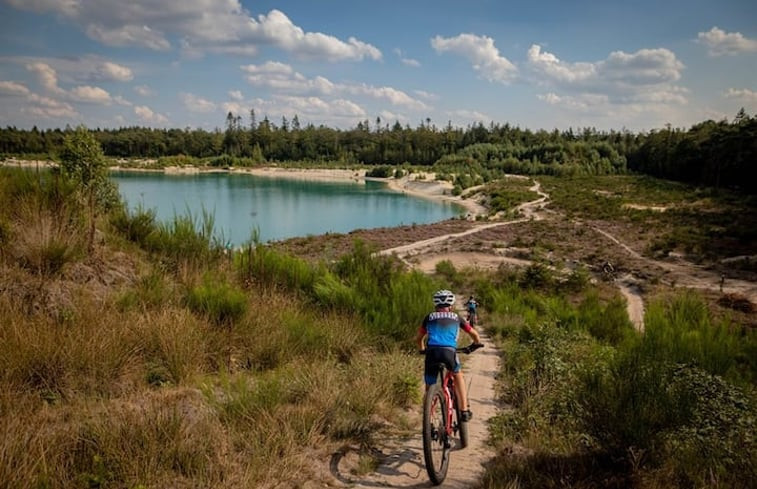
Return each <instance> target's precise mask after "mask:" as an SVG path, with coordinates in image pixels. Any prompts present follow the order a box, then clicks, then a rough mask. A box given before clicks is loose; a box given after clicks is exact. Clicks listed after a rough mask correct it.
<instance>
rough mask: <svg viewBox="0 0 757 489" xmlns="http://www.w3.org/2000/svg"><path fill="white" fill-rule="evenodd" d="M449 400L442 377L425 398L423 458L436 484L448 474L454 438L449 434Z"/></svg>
mask: <svg viewBox="0 0 757 489" xmlns="http://www.w3.org/2000/svg"><path fill="white" fill-rule="evenodd" d="M448 409H449V406H447V401H446V399H445V397H444V393H443V392H442V388H441V379H440V381H438V382H437V383H436V384H434V385H431V386H429V388H428V391H426V397H425V398H424V400H423V458H424V460H425V462H426V472H428V477H429V479H431V482H432V483H433V484H434V485H439V484H441V483H442V482H443V481H444V478H445V477H446V476H447V468H448V467H449V452H450V448H451V443H452V440H450V439H449V437H448V436H447V411H448Z"/></svg>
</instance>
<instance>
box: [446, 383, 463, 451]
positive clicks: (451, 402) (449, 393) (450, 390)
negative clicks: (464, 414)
mask: <svg viewBox="0 0 757 489" xmlns="http://www.w3.org/2000/svg"><path fill="white" fill-rule="evenodd" d="M441 389H442V393H443V394H444V400H445V401H446V402H447V406H449V409H447V422H446V423H445V425H446V433H445V434H446V435H447V442H448V443H449V442H450V441H451V440H452V435H453V433H454V428H453V426H452V421H453V418H454V412H455V411H456V410H457V406H456V405H455V402H456V401H457V400H456V398H455V394H454V393H455V390H454V389H455V373H454V372H452V371H451V370H449V369H448V368H444V379H443V381H442V385H441ZM460 422H461V421H460V420H458V423H460Z"/></svg>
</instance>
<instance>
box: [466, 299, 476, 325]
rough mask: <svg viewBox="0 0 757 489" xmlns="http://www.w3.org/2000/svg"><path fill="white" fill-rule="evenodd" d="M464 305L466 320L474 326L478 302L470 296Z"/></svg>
mask: <svg viewBox="0 0 757 489" xmlns="http://www.w3.org/2000/svg"><path fill="white" fill-rule="evenodd" d="M465 306H466V307H467V308H468V322H469V323H471V325H472V326H476V325H477V324H478V302H476V299H475V298H474V297H473V296H470V297H469V298H468V302H466V303H465Z"/></svg>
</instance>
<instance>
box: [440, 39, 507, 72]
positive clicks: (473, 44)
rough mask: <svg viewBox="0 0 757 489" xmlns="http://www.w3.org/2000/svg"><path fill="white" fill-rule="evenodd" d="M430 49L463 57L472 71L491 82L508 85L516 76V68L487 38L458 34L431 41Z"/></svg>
mask: <svg viewBox="0 0 757 489" xmlns="http://www.w3.org/2000/svg"><path fill="white" fill-rule="evenodd" d="M431 47H433V48H434V49H435V50H436V52H437V53H447V52H449V53H453V54H458V55H460V56H463V57H464V58H466V59H467V60H468V61H470V62H471V63H472V65H473V69H474V70H475V71H476V72H477V73H478V74H479V75H480V76H482V77H483V78H484V79H486V80H488V81H491V82H499V83H510V82H511V81H513V79H515V77H516V76H517V74H518V68H516V66H515V65H514V64H512V63H511V62H510V60H508V59H507V58H505V57H504V56H501V55H500V53H499V49H497V48H496V47H495V46H494V40H493V39H492V38H490V37H487V36H477V35H475V34H460V35H458V36H456V37H449V38H444V37H441V36H436V37H434V38H433V39H431Z"/></svg>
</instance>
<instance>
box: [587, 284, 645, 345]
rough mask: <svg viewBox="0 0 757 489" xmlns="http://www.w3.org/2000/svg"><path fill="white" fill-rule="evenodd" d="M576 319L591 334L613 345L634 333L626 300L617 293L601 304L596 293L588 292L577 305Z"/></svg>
mask: <svg viewBox="0 0 757 489" xmlns="http://www.w3.org/2000/svg"><path fill="white" fill-rule="evenodd" d="M577 321H578V323H579V324H580V326H581V327H582V328H585V329H586V330H587V331H588V332H589V333H591V335H592V336H594V337H595V338H597V339H599V340H601V341H605V342H608V343H610V344H613V345H617V344H619V343H621V342H622V341H624V340H625V339H626V338H629V337H631V336H632V335H634V334H635V332H634V329H633V325H632V324H631V322H630V321H629V319H628V312H627V311H626V302H625V300H623V298H622V297H621V296H618V295H616V296H615V297H613V298H612V299H611V300H610V301H609V302H608V303H607V304H602V303H601V302H600V299H599V296H598V295H597V294H596V293H591V294H589V295H588V296H587V297H586V298H585V299H584V300H583V301H582V302H581V304H579V306H578V317H577Z"/></svg>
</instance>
